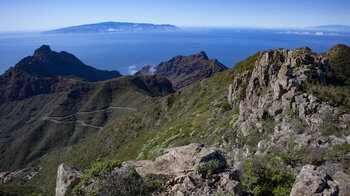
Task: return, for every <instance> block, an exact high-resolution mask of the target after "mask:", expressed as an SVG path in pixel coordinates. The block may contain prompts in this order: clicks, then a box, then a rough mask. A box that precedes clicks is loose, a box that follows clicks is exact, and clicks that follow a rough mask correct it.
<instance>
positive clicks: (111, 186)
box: [83, 143, 243, 196]
mask: <svg viewBox="0 0 350 196" xmlns="http://www.w3.org/2000/svg"><path fill="white" fill-rule="evenodd" d="M213 161H215V162H216V163H217V164H216V165H215V166H214V167H215V168H206V169H208V170H211V171H210V172H211V175H210V176H203V175H201V173H200V172H199V170H200V167H201V168H205V164H208V163H212V162H213ZM146 176H152V177H154V178H155V179H159V180H160V181H161V182H162V186H163V188H164V190H163V191H162V192H161V193H158V194H160V195H197V196H202V195H216V194H219V193H220V194H228V195H243V187H242V185H241V182H240V179H239V172H238V171H235V170H233V169H232V167H231V166H230V165H227V161H226V158H225V156H224V155H223V154H222V153H221V151H219V150H218V149H215V148H210V147H207V146H204V145H203V144H198V143H193V144H190V145H187V146H180V147H175V148H170V149H168V150H166V151H165V152H164V154H163V155H162V156H160V157H158V158H156V159H155V160H154V161H151V160H143V161H128V162H124V163H123V165H122V167H120V168H115V169H114V170H113V171H112V172H110V173H108V174H106V175H105V176H104V177H103V178H102V179H101V180H98V181H92V182H90V183H89V184H88V185H87V186H85V187H83V190H84V191H83V192H86V193H88V192H90V193H91V192H98V193H99V194H101V195H111V192H108V190H111V191H112V192H114V193H115V194H117V195H118V194H119V195H123V194H125V193H132V192H130V191H136V192H133V193H141V192H140V191H144V190H145V189H146V187H147V184H139V182H142V181H143V177H146ZM131 185H132V186H131ZM139 186H143V188H142V187H141V188H140V187H139ZM139 188H140V189H139ZM112 195H113V194H112Z"/></svg>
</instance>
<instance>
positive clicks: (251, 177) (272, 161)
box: [242, 154, 295, 196]
mask: <svg viewBox="0 0 350 196" xmlns="http://www.w3.org/2000/svg"><path fill="white" fill-rule="evenodd" d="M244 170H245V173H244V175H243V178H242V183H243V185H245V186H246V187H247V188H248V189H249V190H250V191H251V192H252V193H253V194H254V195H256V196H259V195H289V193H290V191H291V189H292V186H293V183H294V181H295V175H294V174H292V173H289V172H286V169H285V168H284V166H283V165H282V164H281V162H280V160H279V159H278V158H277V157H276V156H273V155H270V154H268V155H265V156H262V157H258V156H253V157H251V158H249V159H247V160H246V161H245V163H244Z"/></svg>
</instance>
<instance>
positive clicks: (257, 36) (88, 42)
mask: <svg viewBox="0 0 350 196" xmlns="http://www.w3.org/2000/svg"><path fill="white" fill-rule="evenodd" d="M43 44H47V45H50V47H51V49H52V50H54V51H67V52H69V53H72V54H74V55H75V56H76V57H78V58H79V59H80V60H81V61H83V62H84V63H85V64H87V65H91V66H94V67H96V68H98V69H104V70H118V71H120V72H121V73H122V74H123V75H127V74H133V73H134V72H135V71H137V70H139V69H141V68H142V67H143V66H145V65H158V64H159V63H161V62H162V61H167V60H169V59H171V58H172V57H175V56H177V55H190V54H196V53H198V52H200V51H205V52H206V53H207V55H208V56H209V58H216V59H218V60H219V61H220V62H221V63H223V64H224V65H225V66H227V67H233V66H234V65H235V64H236V63H237V62H239V61H241V60H244V59H245V58H247V57H248V56H251V55H253V54H254V53H256V52H258V51H262V50H268V49H278V48H287V49H294V48H298V47H305V46H308V47H310V48H311V49H312V50H313V51H315V52H317V53H320V52H325V51H327V50H329V49H330V48H331V47H332V46H334V45H336V44H346V45H350V32H331V31H327V32H325V31H317V30H305V29H304V30H287V29H208V28H196V29H185V30H180V31H173V32H111V33H88V34H42V33H40V32H17V33H16V32H15V33H0V74H3V73H4V72H5V71H6V70H7V69H9V68H10V67H11V66H14V65H15V64H16V63H18V62H19V61H20V60H21V59H22V58H24V57H26V56H29V55H33V53H34V51H35V49H37V48H39V47H40V46H41V45H43Z"/></svg>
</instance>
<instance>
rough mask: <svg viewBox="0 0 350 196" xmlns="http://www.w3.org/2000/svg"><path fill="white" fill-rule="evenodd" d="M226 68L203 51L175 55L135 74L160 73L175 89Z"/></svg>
mask: <svg viewBox="0 0 350 196" xmlns="http://www.w3.org/2000/svg"><path fill="white" fill-rule="evenodd" d="M225 69H227V67H225V66H224V65H223V64H221V63H220V62H219V61H218V60H216V59H209V58H208V56H207V55H206V54H205V52H200V53H198V54H196V55H190V56H176V57H174V58H172V59H170V60H169V61H165V62H162V63H160V64H159V65H157V66H155V67H152V66H149V65H148V66H145V67H143V68H142V69H141V70H140V71H139V72H137V73H136V74H135V75H153V74H160V75H163V76H165V77H166V78H168V79H169V80H170V81H171V83H172V84H173V87H174V89H175V90H178V89H181V88H183V87H186V86H188V85H191V84H193V83H196V82H198V81H199V80H201V79H204V78H209V77H211V76H213V75H214V74H215V73H217V72H221V71H224V70H225Z"/></svg>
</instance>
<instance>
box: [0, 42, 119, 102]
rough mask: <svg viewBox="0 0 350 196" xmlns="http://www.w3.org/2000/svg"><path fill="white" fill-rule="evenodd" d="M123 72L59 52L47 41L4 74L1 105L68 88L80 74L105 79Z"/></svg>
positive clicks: (1, 79)
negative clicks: (92, 64) (96, 65)
mask: <svg viewBox="0 0 350 196" xmlns="http://www.w3.org/2000/svg"><path fill="white" fill-rule="evenodd" d="M120 76H121V75H120V73H119V72H117V71H101V70H98V69H95V68H93V67H91V66H87V65H85V64H84V63H82V62H81V61H80V60H79V59H77V58H76V57H75V56H74V55H72V54H69V53H67V52H60V53H57V52H54V51H51V49H50V47H49V46H46V45H43V46H41V47H40V48H39V49H37V50H36V51H35V53H34V55H33V56H29V57H26V58H24V59H22V60H21V61H20V62H19V63H17V65H16V66H15V67H12V68H10V69H9V70H7V71H6V73H4V74H3V75H1V76H0V105H1V104H3V103H5V102H8V101H15V100H23V99H25V98H29V97H31V96H34V95H39V94H50V93H58V92H61V91H65V90H67V88H70V87H72V86H74V83H75V82H76V81H78V80H80V79H79V78H82V79H86V80H88V81H101V80H107V79H112V78H117V77H120ZM68 77H70V78H68ZM73 77H76V78H73ZM73 88H74V87H73Z"/></svg>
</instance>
